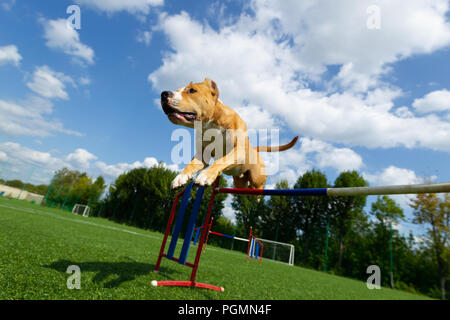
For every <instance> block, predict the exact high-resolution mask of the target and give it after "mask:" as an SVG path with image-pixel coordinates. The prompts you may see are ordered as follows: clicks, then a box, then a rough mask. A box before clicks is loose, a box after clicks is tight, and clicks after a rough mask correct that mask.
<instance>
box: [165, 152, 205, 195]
mask: <svg viewBox="0 0 450 320" xmlns="http://www.w3.org/2000/svg"><path fill="white" fill-rule="evenodd" d="M206 165H207V164H206V163H205V162H204V161H203V160H201V156H197V155H195V157H194V158H193V159H192V160H191V162H190V163H189V164H188V165H187V166H186V168H184V169H183V171H181V173H180V174H179V175H177V176H176V177H175V179H174V180H173V181H172V189H178V188H180V187H182V186H184V185H185V184H186V183H187V182H188V181H189V180H190V179H191V178H192V177H193V176H194V174H196V173H197V172H199V171H200V170H202V169H203V168H204V167H206Z"/></svg>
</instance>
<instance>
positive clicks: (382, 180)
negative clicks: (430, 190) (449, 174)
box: [362, 166, 437, 210]
mask: <svg viewBox="0 0 450 320" xmlns="http://www.w3.org/2000/svg"><path fill="white" fill-rule="evenodd" d="M362 176H363V177H364V179H366V180H367V181H368V182H369V183H370V184H371V185H375V186H393V185H411V184H420V183H424V178H423V177H420V176H417V174H416V173H415V172H414V171H413V170H410V169H405V168H398V167H396V166H389V167H387V168H385V169H383V170H382V171H380V172H375V173H367V172H363V173H362ZM430 179H431V180H432V181H433V180H436V179H437V177H435V176H433V177H431V178H430ZM389 197H390V198H392V199H394V200H395V201H397V202H398V203H399V204H400V206H401V207H402V208H403V209H405V210H409V209H410V207H409V203H410V201H411V199H412V198H414V195H390V196H389Z"/></svg>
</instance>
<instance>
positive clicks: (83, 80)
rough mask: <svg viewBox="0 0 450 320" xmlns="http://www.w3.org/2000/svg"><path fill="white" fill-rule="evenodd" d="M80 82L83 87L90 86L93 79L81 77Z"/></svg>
mask: <svg viewBox="0 0 450 320" xmlns="http://www.w3.org/2000/svg"><path fill="white" fill-rule="evenodd" d="M78 82H79V83H80V84H81V85H82V86H88V85H90V84H91V82H92V81H91V78H89V77H81V78H80V79H79V80H78Z"/></svg>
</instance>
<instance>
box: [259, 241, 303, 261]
mask: <svg viewBox="0 0 450 320" xmlns="http://www.w3.org/2000/svg"><path fill="white" fill-rule="evenodd" d="M257 239H258V240H259V241H261V242H262V244H263V246H264V250H263V259H269V260H274V261H278V262H282V263H286V264H288V265H290V266H293V265H294V245H292V244H290V243H283V242H277V241H273V240H267V239H261V238H257Z"/></svg>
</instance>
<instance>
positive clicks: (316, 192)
mask: <svg viewBox="0 0 450 320" xmlns="http://www.w3.org/2000/svg"><path fill="white" fill-rule="evenodd" d="M219 181H220V176H219V177H218V178H217V179H216V181H215V182H214V184H213V190H212V193H211V198H210V199H209V204H208V209H207V212H206V217H205V220H204V221H205V225H208V224H210V223H211V212H212V209H213V206H214V199H215V196H216V194H218V193H225V194H245V195H263V196H329V197H337V196H361V195H393V194H418V193H449V192H450V183H436V184H418V185H398V186H381V187H350V188H316V189H238V188H218V185H219ZM192 187H193V183H190V184H189V185H188V186H187V187H186V188H185V189H184V190H183V191H181V192H179V193H178V194H177V195H176V196H175V200H174V203H173V205H172V210H171V212H170V216H169V221H168V223H167V227H166V232H165V234H164V238H163V242H162V244H161V249H160V252H159V256H158V260H157V262H156V266H155V272H159V268H160V265H161V260H162V258H167V259H169V260H172V261H175V262H178V263H180V264H182V265H185V266H188V267H191V268H192V273H191V278H190V281H156V280H153V281H152V282H151V284H152V285H153V286H184V287H197V288H205V289H211V290H217V291H224V288H223V287H218V286H213V285H210V284H204V283H198V282H195V278H196V274H197V269H198V265H199V262H200V256H201V253H202V249H203V245H204V243H205V239H206V236H207V234H208V232H207V231H206V230H207V228H201V230H202V232H201V236H200V242H199V245H198V248H197V253H196V256H195V261H194V263H189V262H187V261H186V259H187V255H188V251H189V248H190V243H191V239H192V235H193V232H194V225H195V221H196V219H197V216H198V211H199V209H200V204H201V201H202V198H203V193H204V189H205V187H199V188H198V190H197V195H196V198H195V202H194V207H193V209H192V212H191V216H190V217H189V223H188V227H187V231H186V235H185V239H184V242H183V247H182V250H181V254H180V257H179V258H175V257H174V256H173V255H174V251H175V247H176V245H177V241H178V237H179V235H180V231H181V225H182V223H183V217H184V215H185V212H186V209H187V205H188V201H189V198H190V194H191V191H192ZM181 196H183V199H182V202H181V206H180V210H179V212H178V216H177V220H176V222H175V227H174V230H173V232H172V239H171V242H170V245H169V249H168V251H167V253H164V250H165V247H166V243H167V239H168V237H169V233H170V228H171V226H172V224H173V220H174V217H175V212H176V208H177V204H178V200H179V198H180V197H181ZM251 242H252V238H251V237H250V239H249V250H248V254H250V253H253V254H254V251H255V250H256V246H257V245H256V243H257V241H256V242H253V246H252V250H253V251H251V250H250V246H251ZM256 251H257V250H256ZM261 251H262V250H261ZM261 256H262V253H261Z"/></svg>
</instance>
